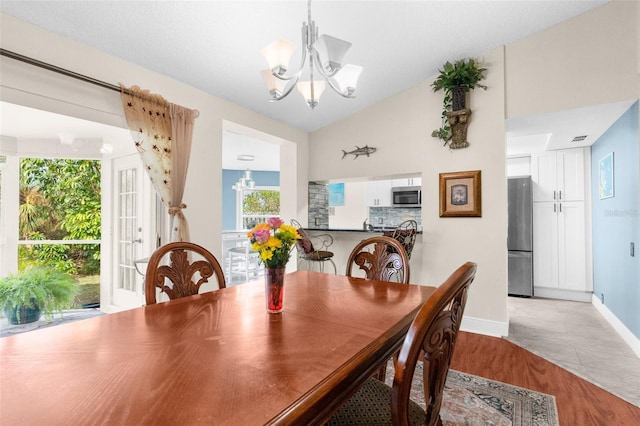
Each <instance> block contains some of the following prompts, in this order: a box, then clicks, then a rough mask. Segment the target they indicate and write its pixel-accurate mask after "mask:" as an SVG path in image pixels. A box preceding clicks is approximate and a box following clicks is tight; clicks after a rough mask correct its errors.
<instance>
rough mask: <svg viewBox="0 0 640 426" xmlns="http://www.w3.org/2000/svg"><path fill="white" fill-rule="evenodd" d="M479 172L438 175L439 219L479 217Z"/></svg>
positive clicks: (480, 200) (480, 208)
mask: <svg viewBox="0 0 640 426" xmlns="http://www.w3.org/2000/svg"><path fill="white" fill-rule="evenodd" d="M481 216H482V196H481V182H480V170H471V171H467V172H453V173H440V217H481Z"/></svg>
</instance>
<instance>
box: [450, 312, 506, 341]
mask: <svg viewBox="0 0 640 426" xmlns="http://www.w3.org/2000/svg"><path fill="white" fill-rule="evenodd" d="M460 330H462V331H469V332H471V333H478V334H486V335H487V336H493V337H504V336H508V335H509V323H507V322H500V321H491V320H485V319H480V318H473V317H468V316H463V317H462V324H461V325H460Z"/></svg>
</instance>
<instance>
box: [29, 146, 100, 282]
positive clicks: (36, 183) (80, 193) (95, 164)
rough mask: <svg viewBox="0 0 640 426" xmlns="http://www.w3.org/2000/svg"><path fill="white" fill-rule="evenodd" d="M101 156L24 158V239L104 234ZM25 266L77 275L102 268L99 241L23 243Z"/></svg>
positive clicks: (57, 238)
mask: <svg viewBox="0 0 640 426" xmlns="http://www.w3.org/2000/svg"><path fill="white" fill-rule="evenodd" d="M100 193H101V188H100V161H96V160H69V159H39V158H24V159H22V160H21V163H20V207H19V208H20V210H19V232H20V239H21V240H98V239H100V231H101V217H100ZM18 253H19V261H20V267H21V269H22V268H24V267H25V266H27V265H29V264H35V265H47V266H51V267H55V268H56V269H58V270H60V271H63V272H68V273H72V274H76V273H82V274H95V273H99V270H100V246H99V245H98V244H82V245H79V244H74V245H45V244H34V245H31V246H21V247H20V249H19V252H18Z"/></svg>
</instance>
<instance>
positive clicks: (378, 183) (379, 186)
mask: <svg viewBox="0 0 640 426" xmlns="http://www.w3.org/2000/svg"><path fill="white" fill-rule="evenodd" d="M391 185H392V181H391V180H373V181H370V182H367V205H368V206H369V207H391Z"/></svg>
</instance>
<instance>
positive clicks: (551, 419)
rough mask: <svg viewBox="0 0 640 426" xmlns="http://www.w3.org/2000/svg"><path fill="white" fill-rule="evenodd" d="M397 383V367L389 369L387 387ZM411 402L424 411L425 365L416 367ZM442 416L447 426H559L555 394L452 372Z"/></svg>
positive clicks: (445, 393)
mask: <svg viewBox="0 0 640 426" xmlns="http://www.w3.org/2000/svg"><path fill="white" fill-rule="evenodd" d="M392 383H393V367H392V366H391V363H390V364H389V366H388V367H387V384H389V385H391V384H392ZM411 399H413V400H414V401H415V402H417V403H418V404H420V406H422V407H423V408H424V407H425V403H424V393H423V390H422V363H418V365H417V366H416V373H415V375H414V378H413V383H412V389H411ZM440 416H441V418H442V422H443V424H444V426H453V425H470V426H471V425H473V426H476V425H478V426H480V425H495V426H502V425H505V426H507V425H509V426H557V425H558V412H557V409H556V399H555V397H554V396H553V395H547V394H544V393H540V392H534V391H532V390H529V389H524V388H520V387H517V386H512V385H509V384H507V383H501V382H496V381H494V380H489V379H485V378H483V377H478V376H474V375H471V374H467V373H462V372H459V371H455V370H449V374H448V376H447V382H446V385H445V391H444V398H443V403H442V409H441V410H440Z"/></svg>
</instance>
